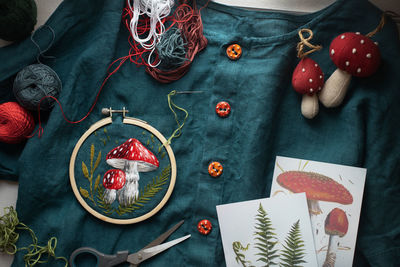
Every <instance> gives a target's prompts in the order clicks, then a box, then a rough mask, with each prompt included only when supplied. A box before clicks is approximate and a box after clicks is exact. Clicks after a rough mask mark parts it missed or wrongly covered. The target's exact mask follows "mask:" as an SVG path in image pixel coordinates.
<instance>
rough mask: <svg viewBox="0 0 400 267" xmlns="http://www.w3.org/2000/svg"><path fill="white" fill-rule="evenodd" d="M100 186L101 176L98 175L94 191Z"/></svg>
mask: <svg viewBox="0 0 400 267" xmlns="http://www.w3.org/2000/svg"><path fill="white" fill-rule="evenodd" d="M99 184H100V174H99V175H97V178H96V181H95V182H94V190H97V188H98V187H99Z"/></svg>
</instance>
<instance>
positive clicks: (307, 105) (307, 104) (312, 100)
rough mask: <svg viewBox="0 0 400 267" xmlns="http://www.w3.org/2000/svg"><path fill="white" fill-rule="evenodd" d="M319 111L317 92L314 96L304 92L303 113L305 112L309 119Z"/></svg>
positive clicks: (304, 114)
mask: <svg viewBox="0 0 400 267" xmlns="http://www.w3.org/2000/svg"><path fill="white" fill-rule="evenodd" d="M318 111H319V105H318V96H317V94H313V95H312V96H309V95H308V94H304V95H303V99H302V100H301V114H303V116H304V117H306V118H307V119H312V118H314V117H315V116H316V115H317V114H318Z"/></svg>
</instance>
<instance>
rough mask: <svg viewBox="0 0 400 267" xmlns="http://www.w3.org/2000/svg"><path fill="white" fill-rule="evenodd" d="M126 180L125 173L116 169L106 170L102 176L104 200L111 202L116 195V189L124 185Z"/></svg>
mask: <svg viewBox="0 0 400 267" xmlns="http://www.w3.org/2000/svg"><path fill="white" fill-rule="evenodd" d="M125 181H126V176H125V173H124V172H123V171H121V170H118V169H113V170H108V171H107V172H106V173H105V174H104V176H103V186H104V187H105V188H106V190H105V191H104V196H103V199H104V202H106V203H107V204H111V203H113V202H114V201H115V198H116V197H117V190H119V189H121V188H122V187H124V185H125Z"/></svg>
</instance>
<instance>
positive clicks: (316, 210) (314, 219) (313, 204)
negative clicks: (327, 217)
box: [307, 199, 322, 239]
mask: <svg viewBox="0 0 400 267" xmlns="http://www.w3.org/2000/svg"><path fill="white" fill-rule="evenodd" d="M307 204H308V212H309V213H310V221H311V228H312V231H313V235H314V239H316V238H317V233H318V216H317V215H318V214H321V213H322V210H321V208H320V206H319V202H318V200H312V199H307Z"/></svg>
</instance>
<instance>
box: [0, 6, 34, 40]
mask: <svg viewBox="0 0 400 267" xmlns="http://www.w3.org/2000/svg"><path fill="white" fill-rule="evenodd" d="M36 18H37V7H36V3H35V1H33V0H0V39H4V40H7V41H20V40H22V39H24V38H26V37H27V36H29V35H30V34H31V32H32V31H33V28H34V26H35V24H36Z"/></svg>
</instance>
